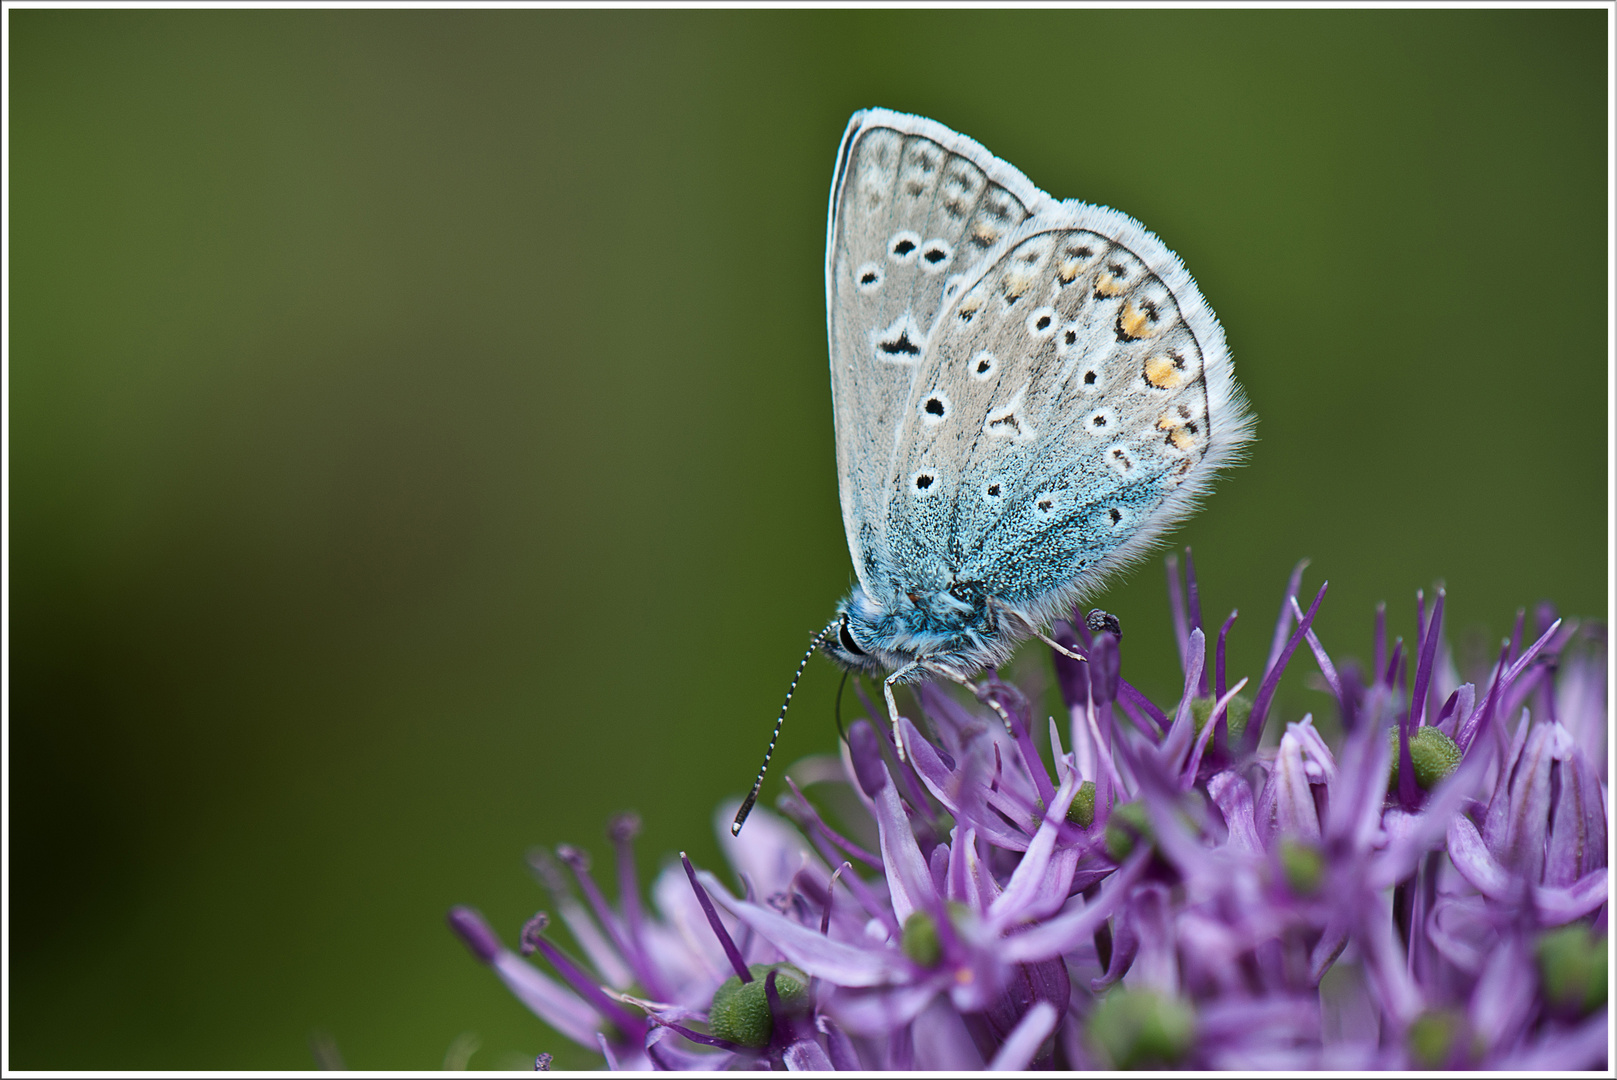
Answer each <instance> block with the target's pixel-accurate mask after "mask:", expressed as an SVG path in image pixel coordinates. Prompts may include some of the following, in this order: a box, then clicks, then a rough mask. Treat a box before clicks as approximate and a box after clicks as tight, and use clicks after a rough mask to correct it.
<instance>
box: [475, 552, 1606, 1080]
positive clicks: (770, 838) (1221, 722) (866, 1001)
mask: <svg viewBox="0 0 1617 1080" xmlns="http://www.w3.org/2000/svg"><path fill="white" fill-rule="evenodd" d="M1168 565H1169V580H1170V590H1169V595H1170V600H1171V610H1172V613H1173V619H1174V628H1175V632H1176V638H1177V641H1178V646H1179V657H1180V661H1181V669H1182V672H1183V675H1184V682H1183V689H1182V692H1181V694H1180V696H1179V698H1178V700H1176V701H1174V702H1172V703H1170V704H1168V705H1167V707H1165V708H1159V707H1158V706H1157V705H1156V704H1154V703H1153V702H1151V701H1150V700H1149V699H1148V698H1147V697H1146V696H1145V695H1144V694H1143V693H1141V692H1140V691H1139V690H1138V689H1136V688H1135V687H1133V686H1132V685H1130V684H1129V682H1128V681H1127V680H1126V679H1124V678H1123V676H1122V664H1121V655H1122V654H1121V649H1120V638H1119V636H1118V634H1116V633H1114V632H1111V630H1109V629H1108V630H1100V631H1091V630H1089V629H1088V626H1090V625H1107V622H1106V620H1105V619H1097V620H1090V619H1085V618H1081V617H1079V615H1080V613H1078V612H1074V618H1073V621H1072V623H1071V625H1064V624H1058V626H1057V628H1056V638H1057V639H1058V640H1059V641H1060V642H1061V644H1062V645H1063V646H1064V647H1065V648H1067V649H1069V650H1071V651H1076V652H1079V653H1081V654H1083V655H1084V656H1086V657H1087V658H1088V659H1087V660H1085V661H1078V660H1073V659H1071V658H1069V657H1068V656H1064V655H1062V654H1060V653H1054V662H1055V666H1056V674H1057V676H1058V680H1059V683H1060V687H1061V691H1062V695H1063V698H1064V701H1065V704H1066V708H1067V716H1066V717H1064V718H1063V720H1062V721H1061V722H1057V720H1056V719H1054V718H1050V719H1048V720H1047V721H1046V722H1045V724H1044V725H1043V726H1044V727H1045V728H1047V731H1040V732H1038V734H1039V735H1041V736H1044V738H1042V739H1039V740H1036V739H1035V729H1034V724H1033V714H1032V711H1031V709H1030V707H1029V702H1028V700H1027V699H1026V698H1025V697H1024V696H1023V695H1022V694H1021V693H1020V692H1019V691H1018V690H1017V689H1016V688H1015V687H1013V686H1011V685H1009V684H1007V683H1005V682H1002V681H1000V680H999V679H998V677H997V676H993V675H991V676H990V677H989V679H988V680H987V681H986V683H985V684H984V690H983V694H984V701H983V702H982V703H979V704H989V705H991V706H992V711H990V709H987V708H977V707H967V706H966V705H963V704H961V703H960V702H959V701H957V700H956V699H955V698H954V697H952V696H950V694H949V693H946V692H945V691H943V690H942V689H940V688H938V687H935V686H930V685H926V686H922V687H921V688H920V690H919V692H918V694H917V700H918V701H919V704H920V707H921V712H922V714H923V715H922V718H921V720H920V722H918V723H917V722H915V721H912V720H910V719H905V720H904V721H903V724H904V729H905V730H904V738H905V741H906V746H907V747H908V748H909V750H910V753H909V755H908V759H907V760H905V761H900V760H899V759H898V757H897V755H896V753H895V752H894V747H893V744H892V741H891V736H890V735H888V734H887V733H886V732H885V730H884V729H885V727H886V725H885V724H884V723H880V722H872V719H868V718H867V719H860V720H857V721H856V722H855V723H853V724H852V725H851V727H850V728H849V729H848V731H847V737H846V739H845V740H844V741H843V743H842V744H841V751H840V760H837V759H834V758H821V759H810V760H809V761H807V762H804V763H800V765H799V767H798V768H797V769H795V770H794V773H795V776H794V777H793V778H789V779H788V781H787V783H788V786H789V787H790V791H789V793H788V794H786V795H784V796H783V797H782V798H781V799H780V801H779V804H778V805H779V808H780V809H781V811H782V812H783V814H784V815H785V818H782V817H777V816H775V815H772V814H769V813H767V812H762V811H760V812H758V813H756V814H754V815H753V817H752V819H751V821H750V823H749V825H748V827H747V828H746V829H745V830H744V831H743V832H742V835H741V836H740V838H739V839H736V840H732V839H731V838H730V836H729V829H728V828H727V826H728V823H729V822H730V820H731V818H732V816H733V815H734V812H735V805H734V804H731V805H729V806H725V807H721V808H720V811H719V814H718V816H717V819H716V822H715V824H716V827H717V829H718V832H719V835H720V837H721V843H722V844H723V845H724V849H725V851H726V853H727V855H728V857H729V859H730V863H731V869H732V870H733V871H734V873H735V880H736V882H738V884H739V888H733V887H730V886H727V885H726V884H725V883H724V882H722V881H721V880H720V879H719V877H718V876H716V875H714V874H712V873H708V872H706V871H701V870H698V869H696V868H695V867H693V866H692V865H691V863H690V862H689V860H687V859H685V858H684V856H681V861H680V863H679V864H670V865H669V867H668V868H667V869H665V870H664V871H663V872H662V874H661V875H660V876H659V877H658V879H657V881H656V882H655V884H654V886H653V889H652V896H653V899H654V902H655V911H654V912H653V911H647V910H645V909H643V908H642V906H641V901H640V898H639V894H638V888H637V885H636V881H635V877H634V862H633V858H632V854H631V852H630V846H629V845H630V842H631V840H632V837H633V834H634V832H635V827H636V823H635V821H634V820H633V819H632V818H628V817H624V818H619V819H617V820H616V821H614V823H613V825H612V828H611V830H610V832H611V836H612V839H613V842H614V844H615V845H616V848H617V853H618V859H617V864H618V900H617V903H616V905H613V904H611V903H609V902H608V901H607V899H606V898H605V897H604V896H603V895H602V893H601V890H600V889H599V888H598V886H597V885H596V883H595V881H594V878H593V877H592V875H591V873H590V869H589V863H588V860H587V859H586V858H585V856H584V855H583V854H582V853H581V852H578V851H576V850H575V849H572V848H569V847H565V846H564V847H561V848H558V849H557V851H556V856H555V858H552V857H551V856H550V855H549V854H548V853H545V852H538V853H536V854H535V855H534V857H533V863H534V867H535V870H536V872H537V873H538V875H539V877H540V878H541V880H542V881H543V882H544V884H545V885H546V886H547V888H548V889H549V890H550V892H551V894H552V897H553V901H554V905H553V910H554V912H555V913H556V915H557V917H558V918H559V919H560V921H561V923H562V924H564V925H565V926H566V928H567V930H568V932H569V934H570V936H571V939H572V942H573V947H572V949H576V952H574V951H572V949H569V948H568V947H564V946H563V945H562V944H561V943H559V942H558V941H556V940H554V939H553V937H552V935H551V932H550V925H551V924H550V917H549V915H547V914H546V913H543V912H541V913H540V914H538V915H535V916H534V918H533V919H532V920H530V921H529V922H528V924H527V925H526V926H525V927H523V928H522V931H521V934H520V935H519V939H518V948H519V951H520V953H522V954H523V955H518V954H517V953H513V952H511V951H509V950H508V949H506V948H505V946H504V945H503V944H502V943H501V942H500V939H499V938H498V936H497V935H496V934H495V933H494V932H493V931H492V930H491V929H490V928H489V927H488V926H487V925H486V923H484V921H483V920H482V918H481V917H480V916H478V915H477V914H476V913H475V912H473V911H471V910H470V909H467V908H456V909H454V910H453V911H452V912H451V913H450V923H451V925H452V926H453V927H454V929H455V930H456V931H457V932H458V933H459V934H460V936H461V937H462V939H463V940H465V941H466V943H467V944H468V945H469V946H470V947H471V949H472V951H473V953H474V954H475V955H476V956H477V957H478V959H480V960H482V961H484V962H485V963H487V964H489V965H490V966H492V967H493V968H494V970H495V972H496V973H497V974H498V975H499V977H500V978H501V979H502V980H504V982H505V983H506V985H507V986H509V987H510V988H511V990H512V991H513V992H514V993H515V994H516V995H517V996H518V997H519V998H520V999H521V1000H522V1001H523V1002H524V1003H525V1004H527V1005H528V1006H529V1007H530V1008H531V1009H533V1011H534V1012H535V1013H536V1014H537V1015H538V1016H539V1017H540V1018H541V1019H543V1020H544V1021H545V1022H546V1023H548V1024H549V1025H550V1026H551V1027H552V1028H554V1029H555V1030H556V1031H558V1032H560V1033H561V1034H563V1035H565V1036H567V1037H568V1038H571V1039H573V1040H574V1041H575V1042H578V1043H580V1044H581V1045H584V1046H587V1047H590V1048H592V1049H596V1050H599V1051H600V1052H601V1053H602V1054H603V1055H605V1057H606V1061H607V1063H608V1065H610V1066H611V1067H613V1068H641V1069H644V1068H665V1069H679V1068H687V1069H729V1068H763V1067H770V1068H782V1067H785V1068H791V1069H833V1068H834V1069H937V1070H958V1069H976V1068H983V1067H988V1068H1001V1069H1025V1068H1063V1069H1087V1068H1136V1067H1181V1068H1191V1069H1260V1068H1261V1069H1344V1070H1345V1069H1371V1068H1375V1069H1417V1068H1479V1069H1589V1068H1602V1067H1605V1065H1606V1042H1607V1025H1608V1015H1607V1002H1606V967H1607V960H1606V956H1607V945H1606V909H1607V895H1606V894H1607V866H1606V859H1607V856H1606V840H1607V824H1606V776H1605V744H1606V738H1607V734H1606V729H1607V724H1608V704H1607V700H1606V686H1605V670H1606V664H1605V652H1606V640H1605V632H1604V628H1603V627H1600V626H1584V627H1578V626H1575V625H1571V624H1565V623H1563V622H1562V621H1561V620H1559V619H1557V618H1555V616H1554V613H1553V612H1552V611H1549V610H1547V609H1541V610H1540V611H1539V612H1537V613H1536V620H1535V621H1536V624H1537V627H1538V630H1537V632H1536V633H1535V634H1534V635H1533V636H1532V639H1531V640H1530V641H1529V640H1528V638H1527V635H1526V634H1525V630H1526V625H1525V624H1526V620H1525V616H1523V617H1519V618H1518V620H1517V626H1516V631H1515V634H1514V635H1513V637H1512V638H1511V640H1509V641H1507V642H1505V643H1504V646H1503V647H1502V649H1501V650H1500V653H1499V657H1498V660H1497V662H1496V663H1495V664H1494V665H1493V667H1492V668H1491V669H1490V670H1488V671H1486V672H1477V673H1475V678H1473V679H1472V680H1471V681H1462V676H1461V675H1460V674H1459V673H1458V672H1457V670H1456V669H1455V665H1454V662H1453V659H1452V657H1451V654H1450V652H1449V650H1448V649H1447V647H1446V645H1445V644H1444V641H1443V637H1442V631H1443V606H1444V597H1443V594H1442V593H1441V592H1439V593H1438V594H1437V596H1436V597H1435V598H1434V599H1433V600H1432V602H1431V604H1430V605H1429V606H1428V604H1427V603H1426V600H1425V598H1424V597H1420V598H1419V603H1418V615H1417V623H1418V625H1417V628H1416V634H1415V637H1414V644H1413V646H1412V647H1410V648H1409V649H1408V651H1407V653H1406V651H1405V648H1404V644H1403V642H1402V641H1401V640H1400V641H1397V642H1394V643H1393V644H1392V646H1391V649H1390V651H1389V648H1388V643H1387V633H1386V626H1385V616H1384V613H1382V612H1378V613H1377V616H1376V624H1375V636H1374V640H1373V646H1372V656H1373V665H1372V666H1371V667H1370V669H1369V670H1368V672H1361V669H1360V667H1359V666H1358V665H1356V664H1353V663H1344V664H1343V665H1342V666H1340V667H1339V666H1338V665H1337V664H1336V663H1335V662H1334V661H1333V660H1332V659H1331V657H1330V655H1329V654H1328V653H1327V652H1326V650H1325V647H1324V645H1323V644H1322V643H1321V642H1320V640H1319V638H1318V637H1317V636H1316V635H1315V633H1314V632H1313V622H1314V617H1315V615H1316V614H1317V612H1318V610H1319V607H1320V604H1321V602H1322V601H1323V599H1324V596H1325V591H1326V590H1325V588H1323V587H1322V588H1320V590H1319V591H1318V594H1317V595H1315V596H1314V598H1313V599H1312V601H1311V603H1310V604H1309V605H1308V607H1307V608H1306V609H1304V607H1303V606H1302V605H1301V604H1300V603H1299V601H1298V599H1297V590H1298V587H1299V585H1300V584H1301V579H1302V571H1303V566H1301V565H1299V566H1298V567H1297V569H1296V571H1295V572H1294V573H1293V574H1292V576H1291V580H1290V583H1289V585H1288V587H1287V590H1286V595H1285V598H1284V602H1283V604H1282V607H1281V611H1280V617H1279V620H1278V622H1277V623H1276V625H1275V628H1274V633H1273V639H1272V645H1271V648H1270V651H1269V656H1268V661H1267V663H1266V664H1265V665H1264V669H1263V670H1262V671H1261V672H1260V673H1258V675H1257V676H1256V686H1255V687H1253V688H1252V692H1251V694H1250V696H1249V695H1248V694H1247V693H1245V691H1246V690H1247V688H1248V687H1249V686H1251V682H1250V681H1249V680H1247V679H1241V680H1239V681H1236V682H1234V683H1231V682H1230V681H1229V679H1228V675H1227V672H1226V665H1225V645H1226V641H1227V638H1228V635H1229V633H1230V632H1231V630H1232V628H1233V625H1234V623H1235V620H1236V616H1235V614H1234V613H1233V612H1232V613H1231V614H1230V616H1229V618H1228V619H1226V620H1225V621H1224V622H1223V623H1222V625H1221V626H1220V628H1219V630H1218V632H1217V636H1216V638H1214V639H1213V641H1214V643H1213V646H1212V649H1211V655H1209V651H1210V650H1209V635H1208V634H1207V632H1206V629H1205V628H1204V626H1203V624H1202V618H1201V611H1200V604H1199V597H1198V590H1197V584H1196V577H1195V571H1194V567H1193V565H1191V564H1190V563H1189V560H1188V552H1187V560H1186V580H1185V582H1184V585H1186V586H1188V588H1184V587H1182V585H1181V581H1180V576H1179V572H1178V567H1177V563H1176V561H1175V560H1174V559H1172V558H1170V559H1169V561H1168ZM1110 625H1111V626H1112V627H1115V622H1113V623H1111V624H1110ZM1305 646H1306V650H1307V653H1308V654H1310V655H1311V656H1312V658H1313V661H1314V663H1315V665H1316V666H1317V668H1318V673H1319V679H1320V680H1321V682H1322V684H1323V685H1324V686H1325V687H1326V688H1328V689H1329V691H1330V693H1331V695H1332V696H1333V697H1334V698H1335V701H1336V710H1337V713H1338V721H1339V724H1338V725H1336V726H1339V727H1340V729H1341V731H1342V732H1343V733H1344V734H1343V736H1342V738H1341V740H1340V741H1339V742H1338V743H1337V744H1336V745H1335V746H1333V745H1331V743H1330V742H1328V741H1327V739H1326V738H1325V737H1324V736H1323V735H1322V734H1321V732H1320V731H1319V730H1318V729H1317V728H1316V726H1315V725H1314V723H1313V719H1312V717H1311V716H1304V717H1302V718H1301V719H1300V720H1297V721H1295V722H1291V723H1287V724H1285V725H1284V728H1283V729H1276V730H1274V731H1273V732H1270V731H1269V728H1270V724H1269V721H1270V719H1271V718H1272V711H1273V710H1272V705H1273V702H1274V696H1275V691H1276V688H1277V687H1278V684H1279V680H1280V677H1281V675H1282V673H1283V672H1285V671H1286V670H1287V669H1288V667H1289V666H1290V665H1291V664H1292V661H1293V660H1294V658H1295V657H1296V655H1297V654H1298V653H1299V652H1300V651H1302V650H1303V649H1304V647H1305ZM1411 675H1412V678H1411ZM990 699H992V700H990ZM865 705H866V709H867V711H871V712H872V716H874V715H875V714H874V712H873V711H872V710H870V704H869V702H868V701H866V702H865ZM1001 715H1003V716H1004V717H1006V718H1008V720H1009V722H1008V723H1006V722H1004V721H1002V720H1001V719H1000V717H1001ZM1266 734H1270V735H1271V736H1272V738H1271V740H1268V741H1266V740H1265V735H1266ZM1270 742H1272V745H1270ZM799 783H801V784H802V785H803V786H805V787H812V788H814V789H815V792H816V795H817V797H816V799H815V801H812V802H811V801H810V800H809V799H808V798H807V797H805V795H804V794H803V792H802V790H800V788H799V786H798V785H799ZM833 809H835V813H833ZM788 818H789V819H790V822H791V824H788V821H787V820H786V819H788ZM793 825H795V826H796V827H795V828H794V827H793ZM558 860H559V862H558ZM563 866H566V867H567V871H564V870H563V869H562V867H563ZM569 871H570V877H571V879H572V880H571V881H569V880H568V878H569ZM575 886H576V889H577V893H578V894H581V895H582V899H579V896H578V895H575V893H574V891H573V890H574V887H575ZM534 954H538V955H539V958H540V959H542V960H543V962H544V965H545V967H547V968H548V969H549V971H550V972H553V973H554V974H546V973H545V971H543V970H541V968H540V967H539V966H536V965H535V964H533V963H531V962H530V961H529V960H528V959H525V958H524V957H525V956H533V955H534ZM579 954H581V955H579ZM546 1060H548V1059H546Z"/></svg>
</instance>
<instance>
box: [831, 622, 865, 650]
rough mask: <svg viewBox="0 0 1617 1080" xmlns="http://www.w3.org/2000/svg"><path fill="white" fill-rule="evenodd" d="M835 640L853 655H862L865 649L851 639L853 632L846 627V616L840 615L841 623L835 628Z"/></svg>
mask: <svg viewBox="0 0 1617 1080" xmlns="http://www.w3.org/2000/svg"><path fill="white" fill-rule="evenodd" d="M837 641H838V642H840V643H841V644H842V647H843V648H844V649H846V650H847V651H848V652H850V653H852V654H853V655H855V656H864V655H865V650H863V649H861V648H860V647H859V643H858V642H857V641H855V640H854V639H853V632H852V631H850V630H849V629H848V616H846V615H844V616H842V625H841V626H840V627H838V628H837Z"/></svg>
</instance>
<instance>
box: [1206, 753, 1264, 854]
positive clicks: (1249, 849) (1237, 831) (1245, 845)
mask: <svg viewBox="0 0 1617 1080" xmlns="http://www.w3.org/2000/svg"><path fill="white" fill-rule="evenodd" d="M1207 793H1208V794H1209V795H1211V796H1212V797H1213V803H1214V804H1215V805H1216V806H1217V807H1218V809H1219V812H1220V813H1222V814H1223V815H1224V825H1225V827H1226V828H1227V829H1229V834H1230V835H1229V844H1230V846H1231V847H1232V848H1234V849H1235V850H1236V851H1241V852H1245V853H1247V854H1250V855H1261V854H1263V842H1262V841H1260V840H1259V839H1258V831H1257V827H1256V826H1255V825H1254V824H1253V819H1252V785H1250V784H1248V783H1247V782H1246V779H1245V778H1244V777H1242V776H1241V775H1240V774H1238V773H1235V772H1232V771H1230V770H1228V769H1226V770H1225V771H1224V772H1221V773H1217V774H1215V775H1214V776H1213V777H1212V778H1211V779H1209V780H1208V781H1207Z"/></svg>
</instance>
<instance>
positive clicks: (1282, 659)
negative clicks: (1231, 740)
mask: <svg viewBox="0 0 1617 1080" xmlns="http://www.w3.org/2000/svg"><path fill="white" fill-rule="evenodd" d="M1330 587H1331V583H1330V582H1328V581H1327V582H1325V583H1324V584H1323V585H1321V586H1320V587H1319V592H1318V593H1316V594H1315V596H1314V602H1313V603H1312V604H1309V605H1308V612H1307V613H1306V614H1305V615H1304V616H1303V621H1302V623H1301V624H1299V625H1298V627H1297V630H1296V632H1295V633H1293V634H1292V635H1291V637H1290V638H1288V639H1287V640H1286V643H1285V645H1284V646H1283V647H1282V648H1281V650H1280V655H1279V656H1277V657H1276V658H1275V660H1274V663H1273V664H1271V665H1270V666H1269V668H1268V669H1267V670H1266V671H1265V672H1264V673H1263V682H1262V683H1260V684H1259V685H1258V696H1257V698H1256V699H1255V700H1254V701H1253V702H1252V715H1251V716H1250V717H1249V718H1248V720H1247V722H1246V737H1245V739H1244V740H1243V741H1244V743H1245V744H1246V749H1247V752H1249V753H1250V752H1251V751H1253V750H1256V749H1257V747H1258V743H1259V742H1261V741H1262V739H1263V725H1264V722H1265V721H1266V720H1268V718H1269V703H1270V702H1271V701H1272V700H1273V699H1274V695H1275V690H1276V689H1277V688H1278V687H1279V686H1280V675H1281V673H1282V672H1284V671H1285V670H1286V665H1287V664H1288V663H1290V662H1291V655H1292V653H1294V652H1296V651H1297V646H1298V645H1299V644H1300V643H1301V642H1302V640H1303V635H1304V634H1306V633H1308V628H1309V627H1310V626H1312V625H1313V624H1314V615H1315V614H1316V613H1317V612H1318V611H1319V605H1320V601H1322V600H1324V599H1325V590H1327V589H1329V588H1330ZM1287 614H1288V615H1289V614H1290V612H1289V611H1288V612H1287Z"/></svg>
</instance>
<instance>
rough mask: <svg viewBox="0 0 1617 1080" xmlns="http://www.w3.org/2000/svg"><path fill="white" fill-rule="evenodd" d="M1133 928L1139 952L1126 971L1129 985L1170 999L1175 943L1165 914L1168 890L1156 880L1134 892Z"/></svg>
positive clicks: (1175, 980)
mask: <svg viewBox="0 0 1617 1080" xmlns="http://www.w3.org/2000/svg"><path fill="white" fill-rule="evenodd" d="M1133 906H1134V928H1135V932H1136V933H1137V934H1139V936H1140V949H1139V952H1137V953H1136V954H1135V957H1134V964H1133V966H1132V967H1131V968H1130V970H1129V985H1130V986H1142V987H1146V988H1149V989H1151V990H1155V991H1156V992H1157V993H1159V994H1164V995H1167V996H1170V997H1171V996H1172V995H1174V994H1175V993H1177V992H1178V990H1179V961H1178V956H1177V954H1178V949H1179V941H1178V939H1177V936H1176V935H1175V934H1174V930H1173V925H1172V920H1171V918H1170V915H1169V911H1168V887H1167V886H1166V885H1164V884H1162V883H1161V882H1159V881H1153V882H1149V883H1147V884H1145V885H1141V886H1140V887H1139V888H1138V889H1136V890H1135V891H1134V898H1133Z"/></svg>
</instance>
